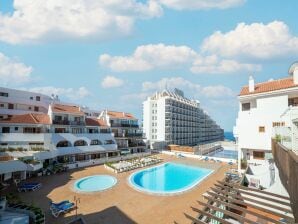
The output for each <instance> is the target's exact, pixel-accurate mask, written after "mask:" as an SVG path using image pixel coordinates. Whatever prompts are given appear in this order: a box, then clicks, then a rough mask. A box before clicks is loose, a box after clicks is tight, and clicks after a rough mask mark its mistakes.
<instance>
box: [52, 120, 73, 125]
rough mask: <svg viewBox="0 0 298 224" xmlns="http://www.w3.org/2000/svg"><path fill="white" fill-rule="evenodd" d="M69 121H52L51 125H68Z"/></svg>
mask: <svg viewBox="0 0 298 224" xmlns="http://www.w3.org/2000/svg"><path fill="white" fill-rule="evenodd" d="M69 123H70V122H69V120H53V124H59V125H69Z"/></svg>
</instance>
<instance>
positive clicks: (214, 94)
mask: <svg viewBox="0 0 298 224" xmlns="http://www.w3.org/2000/svg"><path fill="white" fill-rule="evenodd" d="M201 93H202V94H203V95H204V96H206V97H207V98H227V97H235V96H236V94H235V93H234V91H233V90H231V89H230V88H228V87H226V86H223V85H215V86H206V87H203V88H202V89H201Z"/></svg>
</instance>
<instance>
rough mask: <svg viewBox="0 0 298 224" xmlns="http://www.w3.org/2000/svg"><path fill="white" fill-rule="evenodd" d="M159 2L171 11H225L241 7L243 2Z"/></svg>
mask: <svg viewBox="0 0 298 224" xmlns="http://www.w3.org/2000/svg"><path fill="white" fill-rule="evenodd" d="M160 2H161V3H162V4H163V5H165V6H167V7H169V8H172V9H177V10H183V9H189V10H196V9H211V8H219V9H226V8H230V7H235V6H239V5H242V4H243V3H244V2H245V0H160Z"/></svg>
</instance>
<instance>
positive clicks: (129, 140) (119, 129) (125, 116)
mask: <svg viewBox="0 0 298 224" xmlns="http://www.w3.org/2000/svg"><path fill="white" fill-rule="evenodd" d="M99 118H100V119H102V120H103V121H105V122H106V124H107V125H108V126H109V127H110V128H111V130H112V133H113V136H114V138H115V139H116V142H117V145H118V149H119V150H120V152H121V154H130V153H132V154H133V153H143V152H147V151H148V150H147V147H146V144H145V142H144V139H143V133H142V130H141V129H140V126H139V123H138V119H137V118H136V117H135V116H133V115H132V114H130V113H126V112H118V111H110V110H104V111H102V112H101V114H100V116H99Z"/></svg>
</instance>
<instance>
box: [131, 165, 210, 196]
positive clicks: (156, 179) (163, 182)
mask: <svg viewBox="0 0 298 224" xmlns="http://www.w3.org/2000/svg"><path fill="white" fill-rule="evenodd" d="M212 172H213V170H209V169H204V168H201V167H196V166H189V165H184V164H178V163H171V162H169V163H164V164H162V165H159V166H155V167H151V168H148V169H145V170H141V171H138V172H135V173H133V174H132V175H131V176H130V177H129V183H130V184H131V185H132V186H133V187H134V188H135V189H137V190H140V191H144V192H147V193H156V194H165V195H166V194H176V193H181V192H184V191H187V190H189V189H191V188H193V187H194V186H196V185H197V184H198V183H199V182H201V181H202V180H203V179H204V178H206V177H207V176H208V175H209V174H211V173H212Z"/></svg>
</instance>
